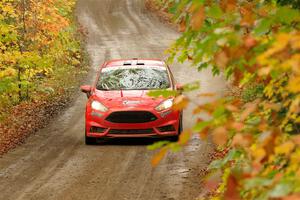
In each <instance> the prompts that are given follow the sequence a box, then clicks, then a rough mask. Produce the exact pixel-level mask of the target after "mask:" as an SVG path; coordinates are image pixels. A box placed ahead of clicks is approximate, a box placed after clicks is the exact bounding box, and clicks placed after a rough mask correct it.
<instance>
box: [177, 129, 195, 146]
mask: <svg viewBox="0 0 300 200" xmlns="http://www.w3.org/2000/svg"><path fill="white" fill-rule="evenodd" d="M191 136H192V132H191V130H189V129H188V130H184V131H183V132H182V133H181V134H180V136H179V141H178V143H179V144H181V145H186V144H187V143H188V141H189V140H190V138H191Z"/></svg>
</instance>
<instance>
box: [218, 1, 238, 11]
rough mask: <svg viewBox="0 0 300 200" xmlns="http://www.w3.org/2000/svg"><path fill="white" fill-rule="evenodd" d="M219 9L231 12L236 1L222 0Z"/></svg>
mask: <svg viewBox="0 0 300 200" xmlns="http://www.w3.org/2000/svg"><path fill="white" fill-rule="evenodd" d="M220 7H221V8H222V9H223V10H224V11H233V10H235V8H236V0H222V1H220Z"/></svg>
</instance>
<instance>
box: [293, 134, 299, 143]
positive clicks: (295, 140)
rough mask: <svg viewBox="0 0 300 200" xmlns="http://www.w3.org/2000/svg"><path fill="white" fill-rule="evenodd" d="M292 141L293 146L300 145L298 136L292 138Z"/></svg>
mask: <svg viewBox="0 0 300 200" xmlns="http://www.w3.org/2000/svg"><path fill="white" fill-rule="evenodd" d="M292 140H293V142H295V144H297V145H300V135H297V136H293V137H292Z"/></svg>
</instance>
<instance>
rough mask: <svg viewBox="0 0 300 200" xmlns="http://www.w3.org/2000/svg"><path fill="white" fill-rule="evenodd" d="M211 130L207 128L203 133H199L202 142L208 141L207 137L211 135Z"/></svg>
mask: <svg viewBox="0 0 300 200" xmlns="http://www.w3.org/2000/svg"><path fill="white" fill-rule="evenodd" d="M209 130H210V128H209V127H205V128H204V129H203V130H202V131H200V132H199V137H200V139H201V140H205V139H207V136H208V134H209Z"/></svg>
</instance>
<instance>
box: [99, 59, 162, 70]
mask: <svg viewBox="0 0 300 200" xmlns="http://www.w3.org/2000/svg"><path fill="white" fill-rule="evenodd" d="M116 66H161V67H165V66H166V63H165V62H164V61H162V60H160V59H137V58H133V59H118V60H110V61H107V62H106V63H105V65H104V66H103V67H105V68H106V67H116Z"/></svg>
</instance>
